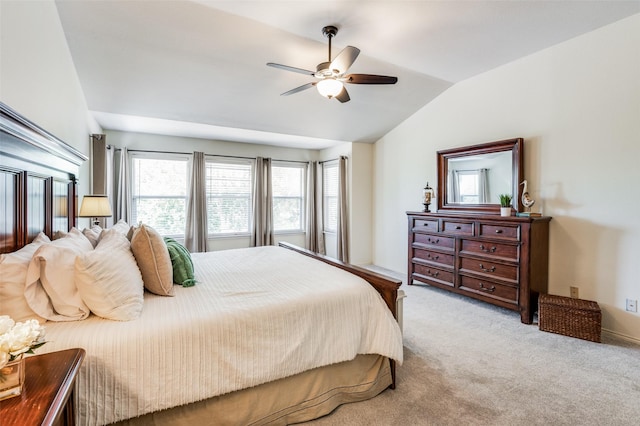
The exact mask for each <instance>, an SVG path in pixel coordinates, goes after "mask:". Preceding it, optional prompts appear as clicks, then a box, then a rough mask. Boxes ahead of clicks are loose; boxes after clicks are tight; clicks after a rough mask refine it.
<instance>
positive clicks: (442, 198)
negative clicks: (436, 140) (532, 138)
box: [437, 138, 524, 214]
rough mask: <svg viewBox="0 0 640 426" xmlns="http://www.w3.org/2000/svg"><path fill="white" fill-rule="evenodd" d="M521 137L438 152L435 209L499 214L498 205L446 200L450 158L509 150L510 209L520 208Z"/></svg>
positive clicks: (522, 170) (439, 210)
mask: <svg viewBox="0 0 640 426" xmlns="http://www.w3.org/2000/svg"><path fill="white" fill-rule="evenodd" d="M523 145H524V140H523V139H522V138H515V139H505V140H502V141H497V142H489V143H483V144H478V145H471V146H463V147H460V148H452V149H445V150H442V151H438V153H437V154H438V160H437V162H438V197H437V198H438V212H453V213H456V212H457V213H479V214H500V204H499V203H496V204H490V203H487V204H461V203H448V202H447V175H448V173H449V168H448V164H449V159H451V158H460V157H469V156H472V155H481V154H490V153H495V152H504V151H510V152H511V176H512V181H513V182H512V185H513V187H512V189H511V191H512V194H514V196H513V201H512V209H515V211H516V212H518V211H520V209H521V205H520V198H521V195H522V193H521V192H522V187H521V185H520V183H521V182H522V181H523V180H524V163H523V158H524V154H523Z"/></svg>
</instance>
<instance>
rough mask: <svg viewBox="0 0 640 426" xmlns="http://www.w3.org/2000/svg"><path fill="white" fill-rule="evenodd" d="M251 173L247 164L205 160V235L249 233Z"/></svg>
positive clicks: (245, 161)
mask: <svg viewBox="0 0 640 426" xmlns="http://www.w3.org/2000/svg"><path fill="white" fill-rule="evenodd" d="M252 171H253V162H252V161H251V160H230V159H208V160H207V172H206V173H207V220H208V222H207V226H208V228H209V234H229V235H234V234H248V233H249V230H250V223H251V222H250V220H251V191H252V186H253V185H252V179H251V175H252Z"/></svg>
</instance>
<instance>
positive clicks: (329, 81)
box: [316, 78, 342, 98]
mask: <svg viewBox="0 0 640 426" xmlns="http://www.w3.org/2000/svg"><path fill="white" fill-rule="evenodd" d="M316 88H317V89H318V93H320V94H321V95H322V96H325V97H327V98H332V97H334V96H338V95H339V94H340V92H341V91H342V82H341V81H339V80H336V79H334V78H325V79H324V80H320V81H319V82H318V83H317V84H316Z"/></svg>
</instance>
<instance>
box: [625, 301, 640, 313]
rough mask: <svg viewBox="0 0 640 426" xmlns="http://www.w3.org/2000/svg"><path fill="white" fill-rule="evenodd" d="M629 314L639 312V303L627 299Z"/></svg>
mask: <svg viewBox="0 0 640 426" xmlns="http://www.w3.org/2000/svg"><path fill="white" fill-rule="evenodd" d="M627 312H638V301H637V300H632V299H627Z"/></svg>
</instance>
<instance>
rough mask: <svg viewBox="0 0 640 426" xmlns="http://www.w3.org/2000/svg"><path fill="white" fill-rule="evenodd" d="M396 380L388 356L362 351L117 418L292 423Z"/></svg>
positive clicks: (126, 425) (125, 424)
mask: <svg viewBox="0 0 640 426" xmlns="http://www.w3.org/2000/svg"><path fill="white" fill-rule="evenodd" d="M390 385H391V370H390V367H389V359H388V358H386V357H383V356H380V355H358V356H357V357H356V358H355V359H354V360H352V361H347V362H342V363H339V364H334V365H329V366H326V367H321V368H316V369H313V370H309V371H305V372H303V373H300V374H297V375H295V376H291V377H287V378H284V379H280V380H276V381H274V382H269V383H265V384H263V385H260V386H256V387H253V388H249V389H244V390H240V391H236V392H231V393H229V394H225V395H221V396H218V397H215V398H210V399H207V400H204V401H199V402H195V403H192V404H188V405H183V406H180V407H175V408H171V409H168V410H164V411H158V412H155V413H149V414H147V415H144V416H141V417H136V418H134V419H129V420H125V421H122V422H118V423H115V424H116V425H119V426H134V425H155V426H160V425H167V426H168V425H178V426H180V425H185V426H193V425H194V424H207V425H288V424H293V423H299V422H304V421H309V420H312V419H316V418H318V417H322V416H324V415H327V414H329V413H331V412H332V411H333V410H334V409H336V407H338V406H339V405H341V404H345V403H349V402H357V401H364V400H367V399H370V398H373V397H374V396H376V395H378V394H379V393H380V392H382V391H384V390H385V389H386V388H388V387H389V386H390Z"/></svg>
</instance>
